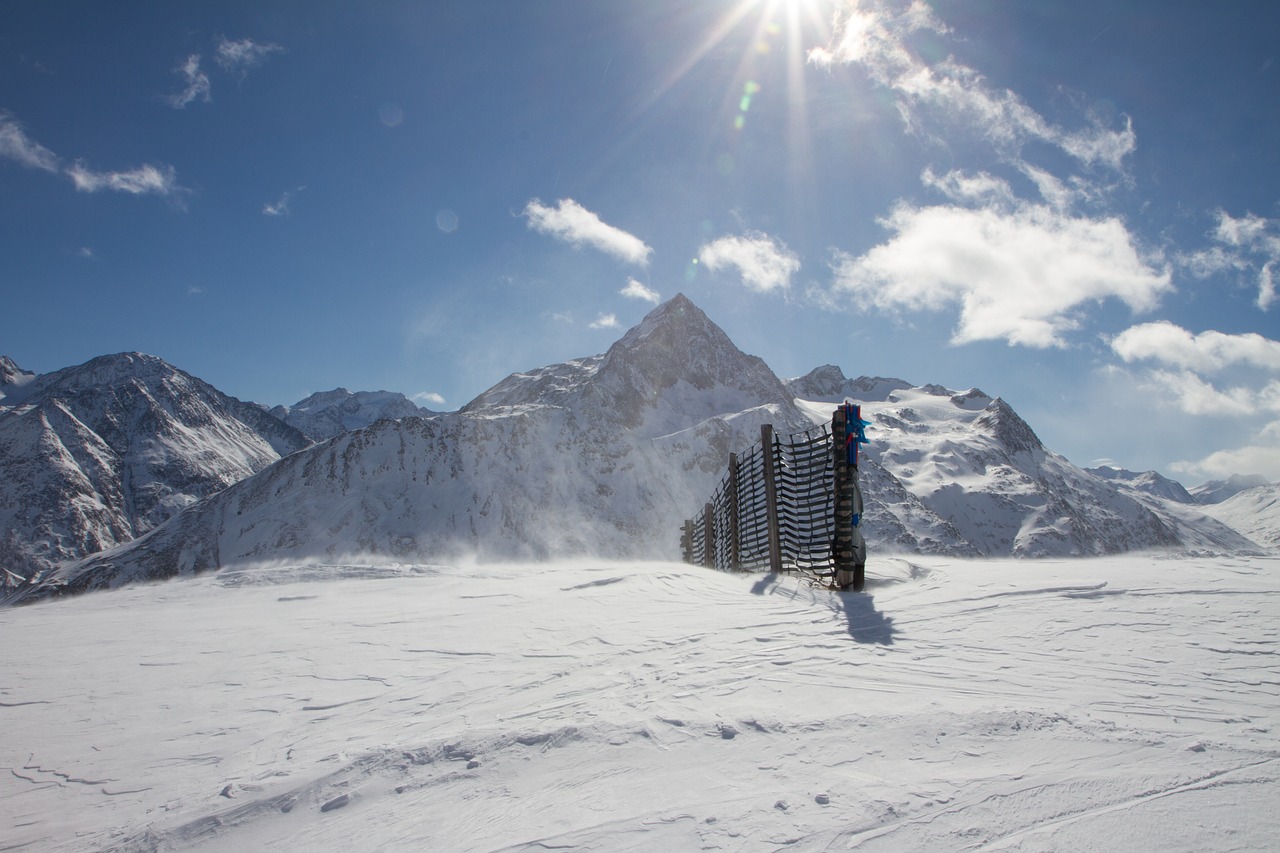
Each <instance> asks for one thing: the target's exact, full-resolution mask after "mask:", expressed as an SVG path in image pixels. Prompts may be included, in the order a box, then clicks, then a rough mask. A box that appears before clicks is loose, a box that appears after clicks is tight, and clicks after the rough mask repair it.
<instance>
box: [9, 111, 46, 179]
mask: <svg viewBox="0 0 1280 853" xmlns="http://www.w3.org/2000/svg"><path fill="white" fill-rule="evenodd" d="M0 157H7V158H9V159H10V160H16V161H17V162H19V163H21V164H22V165H24V166H26V167H28V168H30V169H43V170H44V171H46V172H56V171H58V155H56V154H54V153H53V152H52V151H50V150H49V149H48V148H45V147H44V146H43V145H41V144H40V143H39V142H36V141H35V140H34V139H32V138H31V137H29V136H27V133H26V131H25V130H23V128H22V125H21V124H20V123H19V122H18V120H17V119H15V118H14V117H13V116H11V115H9V114H8V113H6V112H2V111H0Z"/></svg>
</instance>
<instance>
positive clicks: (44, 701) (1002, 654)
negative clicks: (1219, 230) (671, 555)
mask: <svg viewBox="0 0 1280 853" xmlns="http://www.w3.org/2000/svg"><path fill="white" fill-rule="evenodd" d="M1277 570H1280V561H1278V560H1277V559H1276V558H1271V557H1247V558H1244V557H1238V556H1230V557H1228V556H1199V557H1174V556H1134V555H1129V556H1125V557H1112V558H1101V559H1094V560H1070V561H1050V560H1046V561H1038V562H1035V563H1026V562H1005V561H965V560H957V559H950V558H942V557H912V558H911V559H910V561H909V562H908V561H906V560H901V559H891V560H884V559H882V560H879V561H876V562H874V563H873V565H871V566H869V579H868V589H867V593H865V594H861V595H859V594H833V593H829V592H827V591H825V590H821V589H815V588H812V587H810V586H809V585H807V584H806V583H804V582H803V581H801V580H798V579H796V578H794V577H790V576H785V575H783V576H773V575H767V574H763V575H741V574H739V575H730V574H721V573H716V572H712V571H709V570H705V569H700V568H695V567H691V566H684V565H679V564H670V563H639V562H636V563H601V562H581V563H572V564H557V565H554V566H550V565H539V566H529V565H519V566H505V567H495V566H491V565H485V566H427V565H405V566H398V565H388V564H370V565H365V566H359V565H345V566H336V565H328V566H326V565H310V566H296V565H293V566H291V565H288V564H279V565H275V566H270V567H259V568H257V569H242V570H226V571H223V572H221V573H219V574H216V575H209V576H204V577H200V578H197V579H194V580H186V581H181V582H171V583H167V584H159V585H150V586H141V587H130V588H125V589H121V590H117V591H113V592H103V593H92V594H88V595H85V596H81V597H77V598H74V599H69V600H64V601H58V602H49V603H41V604H36V605H32V606H29V607H20V608H10V609H7V610H4V611H0V632H3V636H4V637H5V639H6V643H5V644H6V647H7V649H8V652H9V653H8V654H6V655H5V658H4V662H3V664H0V714H2V717H0V719H3V726H4V732H5V737H4V739H3V745H2V746H0V757H2V759H3V760H2V762H0V763H2V764H3V767H4V769H5V772H3V773H2V774H0V804H2V805H0V817H3V822H4V823H5V824H6V826H7V827H8V829H7V830H6V833H5V835H6V838H5V843H4V844H3V845H0V847H3V848H4V849H29V850H36V849H38V850H86V849H111V850H160V849H164V850H247V849H295V850H301V849H306V850H349V849H402V850H411V849H415V850H416V849H437V850H533V849H546V848H549V847H555V848H563V849H609V850H639V849H645V850H652V849H672V850H691V849H721V850H760V849H772V848H773V847H775V846H782V845H787V846H789V849H795V850H828V849H847V848H852V847H857V848H858V849H860V850H903V849H946V850H996V849H1000V850H1044V849H1076V850H1082V849H1146V850H1157V849H1160V850H1164V849H1174V848H1177V849H1188V850H1191V849H1194V850H1240V849H1264V848H1267V847H1270V846H1272V845H1274V843H1275V840H1276V839H1277V838H1280V813H1277V810H1276V809H1275V808H1274V804H1275V803H1276V802H1280V734H1277V732H1276V729H1275V725H1276V720H1275V716H1276V712H1277V708H1280V702H1278V701H1277V694H1278V693H1280V671H1278V667H1277V664H1276V661H1277V657H1276V652H1277V642H1278V640H1280V627H1278V626H1280V588H1278V587H1277V584H1276V573H1277Z"/></svg>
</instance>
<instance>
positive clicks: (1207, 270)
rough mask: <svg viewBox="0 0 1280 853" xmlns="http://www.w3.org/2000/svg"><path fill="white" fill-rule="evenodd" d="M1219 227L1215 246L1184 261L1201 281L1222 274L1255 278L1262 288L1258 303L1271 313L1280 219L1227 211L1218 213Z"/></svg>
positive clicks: (1278, 258)
mask: <svg viewBox="0 0 1280 853" xmlns="http://www.w3.org/2000/svg"><path fill="white" fill-rule="evenodd" d="M1214 216H1215V218H1216V219H1217V225H1216V227H1215V228H1214V230H1213V232H1212V233H1211V234H1210V235H1209V236H1210V238H1211V239H1212V240H1213V241H1214V245H1213V246H1211V247H1209V248H1208V249H1204V250H1201V251H1199V252H1193V253H1190V254H1188V255H1186V256H1185V257H1183V258H1182V261H1183V263H1184V265H1185V266H1186V267H1187V269H1188V270H1189V271H1190V272H1191V274H1192V275H1195V276H1197V277H1199V278H1208V277H1209V276H1212V275H1216V274H1218V273H1224V272H1226V273H1236V274H1241V275H1248V276H1251V277H1252V279H1253V281H1252V284H1253V286H1255V287H1257V289H1258V296H1257V298H1256V299H1255V300H1254V304H1255V305H1256V306H1257V307H1258V308H1259V309H1260V310H1262V311H1267V310H1269V309H1270V308H1271V306H1272V305H1274V304H1275V301H1276V283H1275V269H1276V267H1277V265H1280V220H1276V219H1268V218H1266V217H1263V216H1257V215H1256V214H1253V213H1246V214H1245V215H1244V216H1241V217H1234V216H1232V215H1231V214H1229V213H1227V212H1226V211H1225V210H1219V211H1216V212H1215V214H1214Z"/></svg>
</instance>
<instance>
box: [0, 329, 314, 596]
mask: <svg viewBox="0 0 1280 853" xmlns="http://www.w3.org/2000/svg"><path fill="white" fill-rule="evenodd" d="M5 361H6V362H8V365H12V362H11V361H9V360H8V359H6V360H5ZM8 365H5V366H3V367H4V368H5V373H6V377H7V378H9V379H10V380H11V381H8V382H6V383H5V385H4V390H5V392H6V393H5V396H4V399H3V400H0V470H3V471H4V474H5V476H4V483H3V486H2V487H0V527H2V528H3V530H4V531H5V533H4V538H3V539H2V540H0V567H3V568H4V570H5V571H6V573H7V574H6V579H7V582H8V583H9V585H13V584H14V583H17V582H18V581H19V580H20V579H22V578H25V577H27V576H29V575H31V574H33V573H35V572H39V571H47V570H49V569H51V568H52V567H54V566H56V565H58V564H60V563H63V562H65V561H67V560H74V559H78V558H80V557H83V556H86V555H88V554H92V553H94V552H97V551H100V550H102V549H104V548H109V547H112V546H114V545H117V544H120V543H122V542H127V541H129V540H131V539H133V538H134V537H136V536H138V535H141V534H143V533H145V532H147V531H149V530H151V529H153V528H155V527H156V526H158V525H160V524H162V523H163V522H165V521H167V520H168V519H169V518H171V517H172V516H173V515H174V514H176V513H177V512H179V511H180V510H181V509H183V508H184V507H186V506H188V505H190V504H192V503H194V502H196V501H198V500H200V499H201V498H204V497H207V496H209V495H211V494H214V493H215V492H218V491H221V490H222V489H224V488H226V487H227V486H229V485H231V484H232V483H235V482H238V481H240V480H242V479H244V478H245V477H248V476H249V475H251V474H253V473H255V472H257V471H260V470H262V469H263V468H265V467H266V466H268V465H270V464H271V463H272V462H275V461H276V460H278V459H279V458H280V457H281V455H283V454H287V453H292V452H294V451H296V450H300V449H301V448H303V447H305V446H306V445H307V443H308V442H307V440H306V438H305V437H304V436H303V435H302V434H301V433H299V432H298V431H297V430H295V429H293V428H292V427H290V426H288V425H286V424H284V423H281V422H280V421H278V420H277V419H275V418H273V417H271V416H270V415H268V414H266V413H265V412H263V411H261V410H260V409H259V408H257V407H255V406H252V405H250V404H247V403H242V402H241V401H239V400H236V399H234V398H231V397H228V396H226V395H225V394H222V393H221V392H219V391H217V390H216V389H215V388H213V387H212V386H210V385H208V384H207V383H205V382H202V381H200V380H199V379H196V378H195V377H193V376H191V375H189V374H187V373H184V372H182V371H181V370H178V369H177V368H174V367H172V366H171V365H168V364H166V363H165V362H163V361H162V360H160V359H158V358H155V357H154V356H147V355H142V354H140V353H121V354H119V355H111V356H102V357H100V358H95V359H93V360H92V361H89V362H87V363H85V364H82V365H79V366H77V367H70V368H66V369H65V370H59V371H57V372H55V373H49V374H45V375H42V376H35V375H34V374H30V373H25V372H18V375H17V379H18V380H19V381H18V382H14V381H12V379H13V378H14V371H12V370H8V369H7V368H8Z"/></svg>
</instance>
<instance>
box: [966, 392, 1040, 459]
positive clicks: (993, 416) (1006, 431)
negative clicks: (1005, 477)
mask: <svg viewBox="0 0 1280 853" xmlns="http://www.w3.org/2000/svg"><path fill="white" fill-rule="evenodd" d="M974 423H975V425H976V426H979V427H983V428H986V429H988V430H990V431H991V433H992V435H994V436H995V437H996V439H997V440H999V442H1000V443H1001V444H1003V445H1004V446H1005V447H1006V448H1008V449H1009V451H1010V452H1011V453H1037V452H1038V453H1043V452H1044V445H1043V444H1041V443H1040V438H1039V436H1037V435H1036V433H1035V430H1033V429H1032V428H1031V425H1030V424H1028V423H1027V422H1026V421H1024V420H1023V419H1022V418H1021V417H1020V416H1019V415H1018V413H1017V412H1015V411H1014V410H1013V407H1012V406H1010V405H1009V404H1008V403H1006V402H1005V401H1004V400H1002V399H1000V398H999V397H996V398H995V399H994V400H991V402H989V403H988V404H987V405H986V406H984V407H983V413H982V415H981V416H980V417H979V418H978V419H977V420H976V421H975V422H974Z"/></svg>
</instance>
